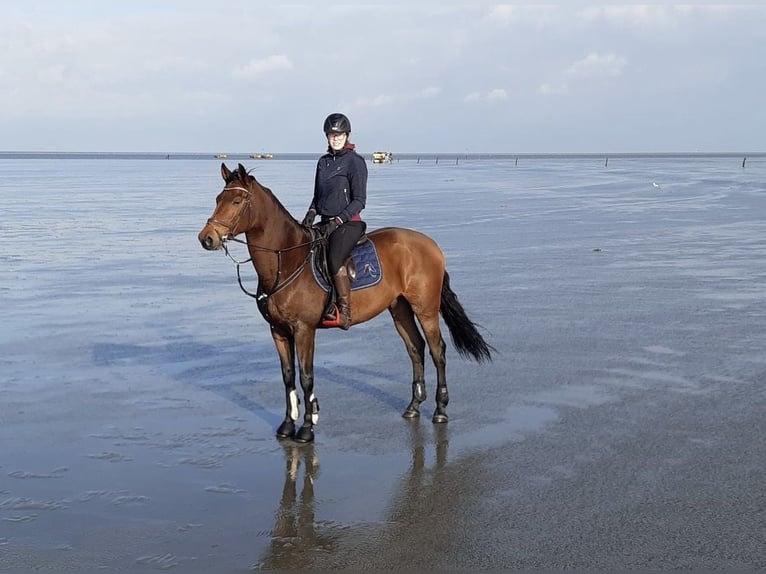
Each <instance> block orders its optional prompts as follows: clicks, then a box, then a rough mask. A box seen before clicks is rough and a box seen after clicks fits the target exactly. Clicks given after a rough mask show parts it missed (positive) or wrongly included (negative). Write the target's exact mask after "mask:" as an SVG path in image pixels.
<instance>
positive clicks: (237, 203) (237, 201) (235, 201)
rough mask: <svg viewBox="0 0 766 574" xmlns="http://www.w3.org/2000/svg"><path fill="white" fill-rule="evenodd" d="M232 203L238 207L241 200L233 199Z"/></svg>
mask: <svg viewBox="0 0 766 574" xmlns="http://www.w3.org/2000/svg"><path fill="white" fill-rule="evenodd" d="M232 203H233V204H234V205H239V204H240V203H242V199H240V198H239V197H238V198H237V199H235V200H234V201H232Z"/></svg>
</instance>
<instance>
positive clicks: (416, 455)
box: [258, 420, 453, 570]
mask: <svg viewBox="0 0 766 574" xmlns="http://www.w3.org/2000/svg"><path fill="white" fill-rule="evenodd" d="M408 425H409V436H408V442H409V450H410V464H409V467H408V468H407V470H406V471H405V473H404V475H403V476H401V477H400V478H399V479H398V488H397V489H396V494H395V495H394V496H393V498H392V500H391V502H390V504H389V511H388V512H387V515H388V516H387V520H386V521H385V522H384V523H382V524H380V525H378V526H370V525H368V528H369V527H371V528H381V529H387V528H388V526H390V525H391V524H399V525H406V524H418V526H417V528H421V525H420V524H419V523H420V522H422V521H426V522H430V519H429V516H432V515H433V514H432V513H434V514H436V515H437V516H438V515H442V516H443V515H444V514H445V513H447V514H448V513H449V512H450V510H449V507H450V506H453V504H452V502H451V501H450V499H449V495H448V494H447V492H448V491H447V490H445V488H446V487H447V484H446V482H447V481H446V479H445V474H446V473H448V471H449V468H448V449H449V431H448V429H447V427H446V426H445V425H435V426H434V427H432V428H431V429H430V430H429V429H425V430H424V428H423V426H422V425H421V424H419V421H417V420H415V421H411V422H409V423H408ZM280 444H281V446H282V448H283V450H284V453H285V482H284V486H283V488H282V496H281V498H280V501H279V508H278V509H277V513H276V518H275V522H274V528H273V529H272V531H271V540H270V542H269V545H268V547H267V548H266V550H265V553H264V556H263V558H262V560H261V561H260V562H259V563H258V569H263V570H283V569H284V570H297V569H304V568H306V569H308V568H326V567H335V566H337V564H338V560H339V556H338V552H339V551H340V548H341V547H342V548H343V549H344V550H343V552H344V553H348V555H347V556H345V555H344V559H345V558H351V555H356V554H357V552H361V553H362V555H360V556H356V557H355V558H351V560H352V562H354V561H361V562H362V563H363V562H364V561H366V560H370V559H372V560H375V558H376V557H375V556H374V555H367V556H363V554H364V550H363V548H364V547H365V546H366V545H369V544H370V542H371V541H374V540H377V542H374V544H376V545H380V550H382V551H385V550H386V546H387V543H386V541H385V540H387V539H397V538H401V537H404V538H406V537H409V536H411V535H412V532H411V530H410V528H409V527H407V528H404V529H403V530H402V529H397V530H398V532H391V531H389V532H388V533H384V532H383V530H381V531H380V532H379V534H380V535H381V536H378V535H376V534H375V533H372V534H371V535H370V531H369V529H365V530H366V533H367V534H366V535H365V534H364V533H363V532H355V531H354V529H338V528H331V527H327V526H322V525H321V524H317V523H316V518H315V510H316V509H315V502H314V485H315V481H316V480H317V477H318V476H319V457H318V455H317V452H316V450H315V448H314V445H313V444H307V445H300V444H296V443H294V442H291V441H281V442H280ZM438 520H439V519H438V518H437V522H438ZM387 525H388V526H387ZM423 526H424V525H423ZM432 527H433V525H431V526H430V527H429V528H432ZM323 530H324V531H323ZM438 530H439V529H437V531H438ZM357 536H360V537H361V538H360V539H359V540H357V539H356V537H357ZM441 536H444V534H442V535H441ZM445 538H446V536H445ZM388 541H389V542H390V541H391V540H388ZM401 546H402V547H404V548H408V547H409V546H410V545H409V544H406V543H405V544H401ZM404 553H405V554H407V555H409V554H410V553H412V559H413V560H415V562H413V564H414V563H417V559H418V558H417V554H419V553H420V551H419V549H418V548H416V547H412V548H409V549H408V550H405V551H404ZM386 554H388V553H386ZM401 558H402V556H399V558H398V559H397V561H398V562H402V565H403V566H406V564H407V562H406V560H401Z"/></svg>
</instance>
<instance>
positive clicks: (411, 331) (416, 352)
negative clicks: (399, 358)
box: [388, 297, 426, 419]
mask: <svg viewBox="0 0 766 574" xmlns="http://www.w3.org/2000/svg"><path fill="white" fill-rule="evenodd" d="M388 310H389V312H390V313H391V317H392V318H393V320H394V326H395V327H396V331H397V332H398V333H399V336H400V337H401V338H402V340H403V341H404V346H405V347H406V348H407V354H408V355H409V356H410V360H411V361H412V400H411V401H410V404H409V405H407V408H406V409H405V411H404V413H403V414H402V416H403V417H404V418H406V419H414V418H417V417H419V416H420V403H422V402H423V401H424V400H426V383H425V365H424V356H423V354H424V352H425V346H426V343H425V341H424V340H423V337H422V336H421V335H420V330H419V329H418V326H417V324H416V323H415V315H414V313H413V312H412V307H411V306H410V304H409V302H408V301H407V300H406V299H405V298H404V297H399V298H398V299H397V300H396V301H395V302H394V303H393V304H392V305H391V306H390V307H389V308H388Z"/></svg>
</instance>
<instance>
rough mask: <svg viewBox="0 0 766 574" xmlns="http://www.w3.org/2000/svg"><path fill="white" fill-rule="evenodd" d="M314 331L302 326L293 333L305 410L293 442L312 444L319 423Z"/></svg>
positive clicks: (311, 328)
mask: <svg viewBox="0 0 766 574" xmlns="http://www.w3.org/2000/svg"><path fill="white" fill-rule="evenodd" d="M315 337H316V329H314V328H313V327H307V326H303V327H301V328H298V329H297V330H296V333H295V349H296V352H297V354H298V366H299V368H300V377H301V388H302V389H303V401H304V403H305V405H306V409H305V411H304V414H303V425H302V426H301V428H299V429H298V432H296V433H295V437H294V438H295V441H296V442H301V443H309V442H314V425H315V424H317V422H319V402H318V401H317V398H316V397H315V396H314V339H315Z"/></svg>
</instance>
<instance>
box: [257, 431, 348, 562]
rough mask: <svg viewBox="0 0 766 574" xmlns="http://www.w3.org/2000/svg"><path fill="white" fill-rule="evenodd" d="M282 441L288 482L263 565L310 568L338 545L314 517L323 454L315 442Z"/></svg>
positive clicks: (284, 488)
mask: <svg viewBox="0 0 766 574" xmlns="http://www.w3.org/2000/svg"><path fill="white" fill-rule="evenodd" d="M280 444H281V445H282V448H283V449H284V453H285V483H284V486H283V488H282V498H281V499H280V501H279V508H278V509H277V515H276V518H275V521H274V528H273V529H272V532H271V542H270V543H269V546H268V549H267V550H266V553H265V556H264V558H263V560H262V561H261V563H260V564H259V568H262V569H265V570H282V569H296V568H307V567H310V566H311V565H312V564H313V563H314V560H315V558H316V555H317V553H318V552H319V553H322V552H332V551H333V549H334V548H335V540H334V536H332V534H331V533H329V532H328V533H322V532H319V531H318V530H317V528H316V521H315V520H314V515H315V512H314V481H315V480H316V477H317V476H318V474H319V457H318V456H317V453H316V451H315V449H314V445H313V444H306V445H299V444H296V443H293V442H291V441H283V442H280ZM301 467H303V472H302V480H300V484H301V489H300V494H298V482H299V477H301Z"/></svg>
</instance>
